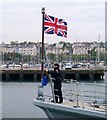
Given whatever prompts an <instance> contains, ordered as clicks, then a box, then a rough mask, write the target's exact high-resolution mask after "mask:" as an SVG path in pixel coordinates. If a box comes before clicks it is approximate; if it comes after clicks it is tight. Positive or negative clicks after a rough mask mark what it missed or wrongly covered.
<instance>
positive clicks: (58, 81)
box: [52, 63, 63, 103]
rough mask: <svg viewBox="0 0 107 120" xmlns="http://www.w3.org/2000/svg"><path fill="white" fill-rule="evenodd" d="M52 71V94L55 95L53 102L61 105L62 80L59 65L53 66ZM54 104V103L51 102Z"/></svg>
mask: <svg viewBox="0 0 107 120" xmlns="http://www.w3.org/2000/svg"><path fill="white" fill-rule="evenodd" d="M53 68H54V71H53V73H52V74H53V75H52V77H53V82H54V94H55V102H56V103H62V102H63V97H62V90H61V87H62V78H61V74H60V70H59V64H57V63H56V64H54V66H53ZM52 102H54V101H52Z"/></svg>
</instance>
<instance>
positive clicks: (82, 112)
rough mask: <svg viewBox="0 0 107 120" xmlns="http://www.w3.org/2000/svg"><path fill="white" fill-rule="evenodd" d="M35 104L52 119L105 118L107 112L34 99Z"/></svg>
mask: <svg viewBox="0 0 107 120" xmlns="http://www.w3.org/2000/svg"><path fill="white" fill-rule="evenodd" d="M33 103H34V105H36V106H38V107H40V108H42V109H43V110H44V112H45V113H46V115H47V116H48V118H50V119H52V118H53V119H57V118H58V119H64V118H67V119H70V118H72V120H77V119H78V120H91V119H94V120H105V119H106V117H107V114H106V113H105V112H99V111H95V110H88V109H84V108H80V107H76V106H73V107H69V106H66V105H63V104H58V103H51V102H45V101H40V100H37V99H34V101H33Z"/></svg>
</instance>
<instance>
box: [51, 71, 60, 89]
mask: <svg viewBox="0 0 107 120" xmlns="http://www.w3.org/2000/svg"><path fill="white" fill-rule="evenodd" d="M51 74H52V78H54V79H53V82H54V88H55V89H61V87H62V80H61V74H60V71H58V70H54V71H53V72H52V73H51Z"/></svg>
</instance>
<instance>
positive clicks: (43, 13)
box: [41, 7, 45, 79]
mask: <svg viewBox="0 0 107 120" xmlns="http://www.w3.org/2000/svg"><path fill="white" fill-rule="evenodd" d="M41 12H42V60H41V79H42V78H43V68H44V15H45V8H44V7H42V9H41Z"/></svg>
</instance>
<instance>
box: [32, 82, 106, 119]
mask: <svg viewBox="0 0 107 120" xmlns="http://www.w3.org/2000/svg"><path fill="white" fill-rule="evenodd" d="M74 84H75V86H77V84H79V83H78V82H77V83H74ZM72 85H73V83H72ZM85 85H86V84H85ZM88 86H89V84H88ZM90 86H91V88H92V87H97V84H96V83H95V84H94V85H92V84H90ZM98 87H105V85H104V84H103V85H101V86H100V85H99V84H98ZM72 88H73V87H72ZM77 90H78V88H77ZM93 90H95V89H93ZM86 92H87V93H88V95H87V94H86V95H85V94H84V95H83V94H80V90H79V92H78V91H75V92H74V91H72V90H71V91H70V90H69V91H68V90H67V91H66V93H68V95H69V96H70V97H71V99H70V98H69V99H68V97H67V96H66V95H63V96H64V101H63V103H61V104H59V103H53V102H51V100H52V99H54V98H53V96H49V95H44V94H43V87H42V86H39V87H38V96H37V97H36V98H35V99H34V100H33V104H34V105H35V106H37V107H39V108H41V109H42V110H43V111H44V112H45V113H46V115H47V116H48V118H50V119H57V118H73V119H80V120H82V119H85V120H88V119H92V118H93V119H94V120H103V119H104V120H105V119H106V117H107V108H106V105H107V101H106V100H105V98H104V94H105V93H104V94H103V93H102V92H101V93H100V94H103V95H102V96H98V95H97V92H95V91H93V95H92V94H90V92H92V91H84V93H86ZM66 93H64V94H66ZM98 93H99V92H98ZM94 95H96V96H94ZM85 98H87V99H85Z"/></svg>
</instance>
